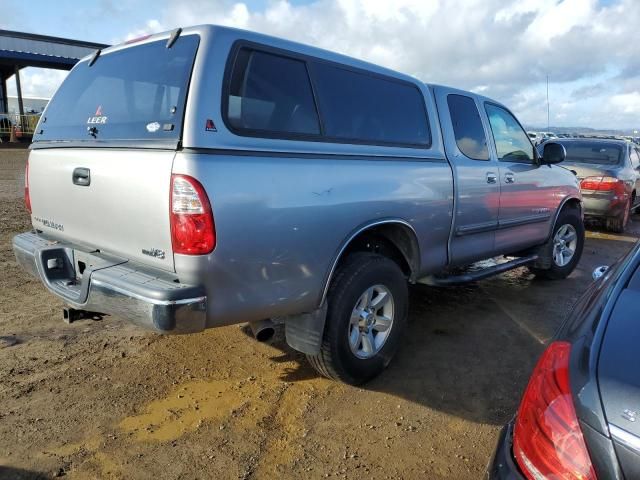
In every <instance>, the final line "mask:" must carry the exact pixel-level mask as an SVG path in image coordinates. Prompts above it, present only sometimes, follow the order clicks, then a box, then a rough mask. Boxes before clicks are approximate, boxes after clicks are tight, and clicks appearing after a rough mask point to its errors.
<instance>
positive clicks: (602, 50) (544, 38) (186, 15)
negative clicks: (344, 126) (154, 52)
mask: <svg viewBox="0 0 640 480" xmlns="http://www.w3.org/2000/svg"><path fill="white" fill-rule="evenodd" d="M157 18H158V20H157V25H156V26H157V27H158V30H159V29H167V30H168V29H171V28H175V27H176V26H185V25H193V24H202V23H214V24H221V25H229V26H235V27H239V28H245V29H249V30H254V31H259V32H262V33H267V34H272V35H276V36H281V37H284V38H288V39H291V40H295V41H300V42H303V43H307V44H311V45H314V46H318V47H321V48H326V49H329V50H334V51H337V52H340V53H344V54H347V55H350V56H354V57H357V58H362V59H365V60H369V61H371V62H374V63H378V64H381V65H384V66H386V67H389V68H393V69H396V70H400V71H402V72H405V73H408V74H410V75H414V76H416V77H417V78H419V79H421V80H424V81H427V82H434V83H443V84H449V85H453V86H456V87H459V88H463V89H469V90H474V91H477V92H480V93H482V94H484V95H488V96H492V97H495V98H497V99H498V100H500V101H503V102H504V103H506V104H507V105H509V106H510V107H512V108H513V109H514V110H515V111H516V113H517V114H518V115H519V116H520V117H521V119H522V120H523V121H524V122H525V123H528V124H546V119H547V109H546V90H545V85H544V82H545V79H546V75H549V76H550V78H551V88H550V89H551V97H552V103H551V110H552V119H555V120H557V121H559V122H560V123H561V124H567V125H570V124H572V122H578V121H579V120H584V119H589V120H590V121H592V122H593V126H596V127H605V126H611V127H626V126H632V125H633V124H635V122H638V121H639V120H636V119H635V118H632V117H631V115H630V112H629V110H633V108H634V107H633V106H632V107H629V106H628V105H627V104H626V103H625V102H633V101H634V99H635V98H636V97H635V96H634V91H635V92H640V88H638V89H637V90H631V91H620V89H622V90H625V86H624V85H625V82H627V83H628V81H627V80H626V78H618V79H617V80H616V81H615V82H611V83H607V84H605V85H604V88H599V89H597V90H596V89H595V88H594V89H592V91H591V92H590V94H591V97H592V100H593V101H592V102H587V103H586V104H585V103H584V102H570V100H571V97H572V91H571V90H569V89H568V88H567V85H573V84H576V88H583V89H584V87H585V85H586V84H588V83H589V82H588V80H589V79H590V78H593V77H596V76H598V75H602V74H603V72H607V71H612V70H613V71H618V72H625V71H629V74H628V75H626V77H632V76H633V75H636V73H635V72H636V71H637V69H636V68H630V62H632V61H633V60H632V59H633V58H634V57H635V56H637V52H636V49H635V42H632V41H630V39H632V38H635V36H636V28H637V27H636V26H637V25H640V9H638V8H637V2H636V0H620V1H619V2H617V3H614V4H613V5H611V6H608V7H603V6H602V5H600V4H598V2H597V0H457V1H450V0H447V1H445V0H433V1H423V0H397V1H395V2H389V1H387V0H316V1H314V2H311V3H309V4H304V5H293V4H291V3H289V2H288V1H287V0H275V1H272V2H270V3H268V4H267V6H266V7H265V8H264V9H262V10H255V9H254V10H252V9H251V8H249V7H248V6H247V4H245V3H243V2H233V1H230V0H215V1H213V2H212V1H211V0H193V1H191V2H190V3H188V4H185V3H171V4H169V5H168V6H167V7H166V8H165V10H164V11H163V12H161V13H160V14H159V15H157ZM636 63H637V62H636ZM593 83H595V82H593ZM638 84H640V78H638V81H637V82H636V84H635V85H633V87H637V86H638ZM631 87H632V86H631V85H629V86H628V88H631ZM585 91H586V90H583V92H582V93H584V92H585ZM620 95H622V96H620ZM625 95H626V96H625ZM565 97H566V98H565ZM611 105H615V106H618V107H620V108H622V114H621V115H613V116H612V115H611V114H610V109H611ZM632 105H633V104H632ZM587 109H592V110H587ZM604 112H608V116H603V115H601V114H602V113H604ZM625 112H626V113H625ZM608 121H611V122H614V121H615V122H623V123H617V124H615V125H613V124H611V125H609V124H607V123H606V122H608Z"/></svg>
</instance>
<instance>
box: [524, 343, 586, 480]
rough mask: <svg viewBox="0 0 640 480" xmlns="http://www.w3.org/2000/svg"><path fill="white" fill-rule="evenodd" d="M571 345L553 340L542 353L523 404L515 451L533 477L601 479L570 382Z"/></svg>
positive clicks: (527, 472)
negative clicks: (581, 422) (581, 428)
mask: <svg viewBox="0 0 640 480" xmlns="http://www.w3.org/2000/svg"><path fill="white" fill-rule="evenodd" d="M570 353H571V344H569V343H567V342H553V343H552V344H551V345H549V347H548V348H547V349H546V350H545V352H544V353H543V354H542V357H541V358H540V360H539V361H538V364H537V365H536V368H535V369H534V371H533V374H532V375H531V379H530V380H529V385H527V389H526V390H525V393H524V397H523V398H522V402H521V403H520V409H519V410H518V416H517V420H516V426H515V431H514V435H513V454H514V456H515V458H516V461H517V462H518V465H519V466H520V469H521V470H522V472H523V473H524V475H525V477H527V478H528V479H530V480H534V479H535V480H539V479H544V478H558V479H582V480H595V478H596V474H595V472H594V470H593V465H592V464H591V459H590V457H589V452H588V451H587V446H586V444H585V443H584V437H583V436H582V431H581V430H580V425H579V423H578V417H577V416H576V411H575V408H574V406H573V398H572V394H571V388H570V385H569V354H570Z"/></svg>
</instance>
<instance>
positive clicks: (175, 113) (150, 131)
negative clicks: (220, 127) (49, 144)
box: [34, 35, 199, 142]
mask: <svg viewBox="0 0 640 480" xmlns="http://www.w3.org/2000/svg"><path fill="white" fill-rule="evenodd" d="M198 43H199V37H198V36H197V35H184V36H181V37H179V38H178V40H177V41H176V42H175V43H174V44H173V46H172V47H171V48H167V47H166V44H167V40H160V41H156V42H150V43H147V44H142V45H137V46H135V47H129V48H125V49H122V50H119V51H115V52H113V53H106V54H103V55H100V56H99V57H98V58H97V59H96V61H95V63H94V64H93V65H91V66H89V63H90V62H89V61H84V62H81V63H80V64H78V65H77V66H76V67H75V68H74V69H73V70H72V71H71V73H70V74H69V76H68V77H67V78H66V79H65V81H64V82H63V83H62V85H61V86H60V88H59V89H58V91H57V92H56V94H55V95H54V96H53V98H52V99H51V101H50V102H49V105H48V106H47V109H46V110H45V113H44V115H43V118H42V120H41V122H40V125H39V128H38V131H37V132H36V134H35V135H34V142H38V141H89V142H91V141H104V140H145V141H148V140H165V141H166V140H168V139H169V140H171V139H175V140H177V139H179V137H180V134H181V130H182V119H183V117H184V106H185V100H186V96H187V89H188V88H189V79H190V77H191V70H192V68H193V61H194V58H195V54H196V50H197V48H198Z"/></svg>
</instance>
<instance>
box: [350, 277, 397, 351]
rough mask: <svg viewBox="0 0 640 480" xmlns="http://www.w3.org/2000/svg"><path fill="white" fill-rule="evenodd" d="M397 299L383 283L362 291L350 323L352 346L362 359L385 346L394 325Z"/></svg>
mask: <svg viewBox="0 0 640 480" xmlns="http://www.w3.org/2000/svg"><path fill="white" fill-rule="evenodd" d="M393 318H394V301H393V296H392V295H391V291H390V290H389V289H388V288H387V287H385V286H384V285H375V286H373V287H370V288H368V289H367V290H365V292H364V293H363V294H362V295H360V298H358V301H357V302H356V305H355V307H354V308H353V312H352V313H351V321H350V323H349V332H348V335H349V347H350V348H351V351H352V352H353V354H354V355H355V356H356V357H358V358H362V359H367V358H371V357H373V356H374V355H376V354H377V353H378V352H379V351H380V350H381V349H382V347H383V345H384V344H385V342H386V341H387V338H388V337H389V333H390V332H391V328H392V327H393Z"/></svg>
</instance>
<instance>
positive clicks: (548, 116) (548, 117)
mask: <svg viewBox="0 0 640 480" xmlns="http://www.w3.org/2000/svg"><path fill="white" fill-rule="evenodd" d="M549 119H550V115H549V75H547V130H549V128H550V127H549V123H550V121H549Z"/></svg>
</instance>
